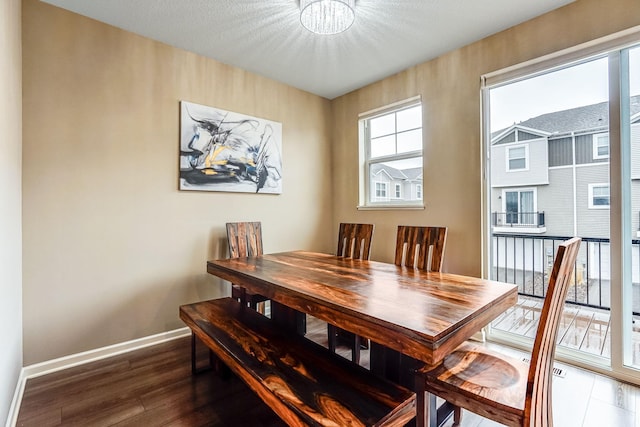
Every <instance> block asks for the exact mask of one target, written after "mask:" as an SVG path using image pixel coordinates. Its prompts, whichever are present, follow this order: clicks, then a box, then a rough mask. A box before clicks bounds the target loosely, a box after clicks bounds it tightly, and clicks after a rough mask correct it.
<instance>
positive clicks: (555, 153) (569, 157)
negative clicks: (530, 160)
mask: <svg viewBox="0 0 640 427" xmlns="http://www.w3.org/2000/svg"><path fill="white" fill-rule="evenodd" d="M572 163H573V143H572V140H571V137H567V138H558V139H550V140H549V167H550V168H552V167H555V166H567V165H570V164H572ZM550 182H553V181H550Z"/></svg>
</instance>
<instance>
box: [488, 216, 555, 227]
mask: <svg viewBox="0 0 640 427" xmlns="http://www.w3.org/2000/svg"><path fill="white" fill-rule="evenodd" d="M491 225H493V226H494V227H544V212H492V213H491Z"/></svg>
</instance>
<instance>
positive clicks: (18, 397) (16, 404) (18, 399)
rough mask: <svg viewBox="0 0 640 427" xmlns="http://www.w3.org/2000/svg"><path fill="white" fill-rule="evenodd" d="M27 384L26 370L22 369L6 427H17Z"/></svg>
mask: <svg viewBox="0 0 640 427" xmlns="http://www.w3.org/2000/svg"><path fill="white" fill-rule="evenodd" d="M26 383H27V378H26V377H25V373H24V368H22V369H21V370H20V375H19V376H18V382H17V383H16V390H15V392H14V393H13V399H12V400H11V404H10V405H9V413H8V414H7V423H6V424H5V426H6V427H15V425H16V424H17V422H18V413H19V412H20V405H21V404H22V396H24V386H25V384H26Z"/></svg>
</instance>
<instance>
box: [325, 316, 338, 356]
mask: <svg viewBox="0 0 640 427" xmlns="http://www.w3.org/2000/svg"><path fill="white" fill-rule="evenodd" d="M337 332H338V331H337V329H336V327H335V326H334V325H332V324H331V323H327V339H328V340H329V350H330V351H331V352H332V353H335V352H336V333H337Z"/></svg>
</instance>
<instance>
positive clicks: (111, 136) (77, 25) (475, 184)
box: [23, 0, 640, 364]
mask: <svg viewBox="0 0 640 427" xmlns="http://www.w3.org/2000/svg"><path fill="white" fill-rule="evenodd" d="M23 13H24V17H23V27H24V32H23V37H24V40H23V50H24V65H23V67H24V72H23V79H24V99H23V102H24V122H25V126H24V148H23V149H24V171H23V185H24V191H23V198H24V215H23V226H24V239H23V245H24V279H23V280H24V286H23V292H24V358H25V364H32V363H36V362H39V361H43V360H48V359H51V358H55V357H59V356H64V355H67V354H72V353H76V352H79V351H83V350H89V349H93V348H97V347H101V346H105V345H109V344H113V343H117V342H122V341H126V340H130V339H134V338H138V337H142V336H146V335H150V334H153V333H157V332H162V331H167V330H172V329H175V328H179V327H182V326H183V325H182V323H181V322H180V321H179V319H178V317H177V306H178V305H179V304H181V303H183V302H187V301H193V300H197V299H203V298H209V297H214V296H217V295H221V294H223V293H225V292H227V289H226V287H224V286H223V285H222V284H221V283H220V282H219V281H217V280H216V279H214V278H212V277H209V276H208V275H207V274H206V273H205V269H204V267H205V260H206V259H207V258H213V257H220V256H225V255H226V254H225V251H224V246H225V240H224V229H223V227H224V223H225V222H227V221H233V220H260V221H262V222H263V225H264V238H265V250H266V251H267V252H274V251H279V250H288V249H297V248H304V249H313V250H321V251H331V250H332V248H333V245H334V244H335V243H334V239H335V236H334V234H335V233H333V231H334V230H335V229H336V227H337V223H338V222H341V221H360V222H373V223H375V224H376V233H375V236H374V245H373V252H372V258H373V259H377V260H383V261H390V260H391V258H392V254H393V247H394V243H395V229H396V226H397V225H398V224H437V225H447V226H448V227H449V229H450V234H449V241H448V246H447V254H446V257H445V267H444V268H445V270H447V271H453V272H458V273H464V274H473V275H479V274H480V271H481V232H480V225H481V222H480V213H481V203H482V200H481V195H480V189H481V180H480V178H481V174H480V158H481V155H480V101H479V92H480V75H481V74H483V73H486V72H489V71H493V70H497V69H500V68H503V67H506V66H509V65H513V64H517V63H519V62H522V61H526V60H528V59H531V58H536V57H539V56H541V55H544V54H547V53H551V52H555V51H557V50H560V49H563V48H566V47H570V46H574V45H576V44H579V43H582V42H584V41H588V40H592V39H594V38H597V37H600V36H603V35H606V34H610V33H613V32H616V31H618V30H621V29H625V28H628V27H631V26H634V25H638V24H640V3H639V2H637V1H636V0H615V1H608V2H602V1H600V0H578V1H576V2H575V3H573V4H571V5H569V6H567V7H565V8H562V9H560V10H557V11H555V12H551V13H549V14H547V15H544V16H542V17H540V18H537V19H534V20H532V21H529V22H527V23H524V24H522V25H519V26H516V27H514V28H511V29H509V30H507V31H504V32H502V33H500V34H497V35H495V36H492V37H489V38H487V39H485V40H482V41H479V42H477V43H474V44H472V45H470V46H467V47H464V48H462V49H459V50H456V51H454V52H451V53H449V54H446V55H443V56H442V57H440V58H437V59H435V60H433V61H429V62H427V63H424V64H421V65H418V66H416V67H412V68H410V69H408V70H406V71H404V72H401V73H399V74H397V75H395V76H391V77H389V78H387V79H384V80H382V81H380V82H378V83H375V84H373V85H370V86H367V87H365V88H363V89H360V90H358V91H355V92H353V93H351V94H348V95H345V96H343V97H341V98H338V99H336V100H334V101H332V102H329V101H327V100H324V99H321V98H318V97H315V96H313V95H310V94H307V93H304V92H301V91H298V90H295V89H293V88H291V87H288V86H286V85H282V84H279V83H276V82H273V81H270V80H267V79H264V78H261V77H258V76H256V75H253V74H251V73H248V72H245V71H243V70H240V69H237V68H233V67H229V66H226V65H223V64H220V63H218V62H216V61H212V60H208V59H205V58H202V57H199V56H197V55H194V54H191V53H188V52H184V51H181V50H178V49H174V48H171V47H168V46H166V45H163V44H160V43H157V42H153V41H151V40H148V39H145V38H142V37H138V36H135V35H133V34H130V33H126V32H123V31H120V30H118V29H115V28H112V27H109V26H106V25H103V24H100V23H97V22H95V21H92V20H89V19H85V18H82V17H79V16H77V15H74V14H71V13H68V12H66V11H63V10H60V9H56V8H54V7H51V6H48V5H45V4H42V3H40V2H38V1H36V0H25V2H24V7H23ZM416 94H419V95H421V96H422V99H423V105H424V126H425V182H424V184H425V185H424V195H425V199H426V205H427V208H426V210H424V211H357V209H356V204H357V198H358V182H357V181H358V176H357V170H356V169H355V165H356V164H357V157H358V151H357V146H358V142H357V115H358V113H360V112H363V111H367V110H370V109H372V108H376V107H380V106H383V105H385V104H388V103H391V102H394V101H397V100H401V99H405V98H408V97H410V96H414V95H416ZM181 99H184V100H188V101H192V102H197V103H201V104H206V105H212V106H215V107H219V108H223V109H227V110H232V111H237V112H242V113H246V114H249V115H253V116H258V117H265V118H268V119H270V120H276V121H280V122H282V123H283V140H284V143H283V152H284V170H285V182H284V194H283V195H281V196H268V195H252V194H227V193H187V192H180V191H178V190H177V174H178V159H177V156H178V151H177V150H178V141H177V139H178V113H179V108H178V101H179V100H181ZM329 123H330V125H331V128H332V129H333V131H330V130H329V126H328V124H329ZM330 132H333V133H332V134H330ZM326 230H329V231H330V232H329V233H327V232H326Z"/></svg>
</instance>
